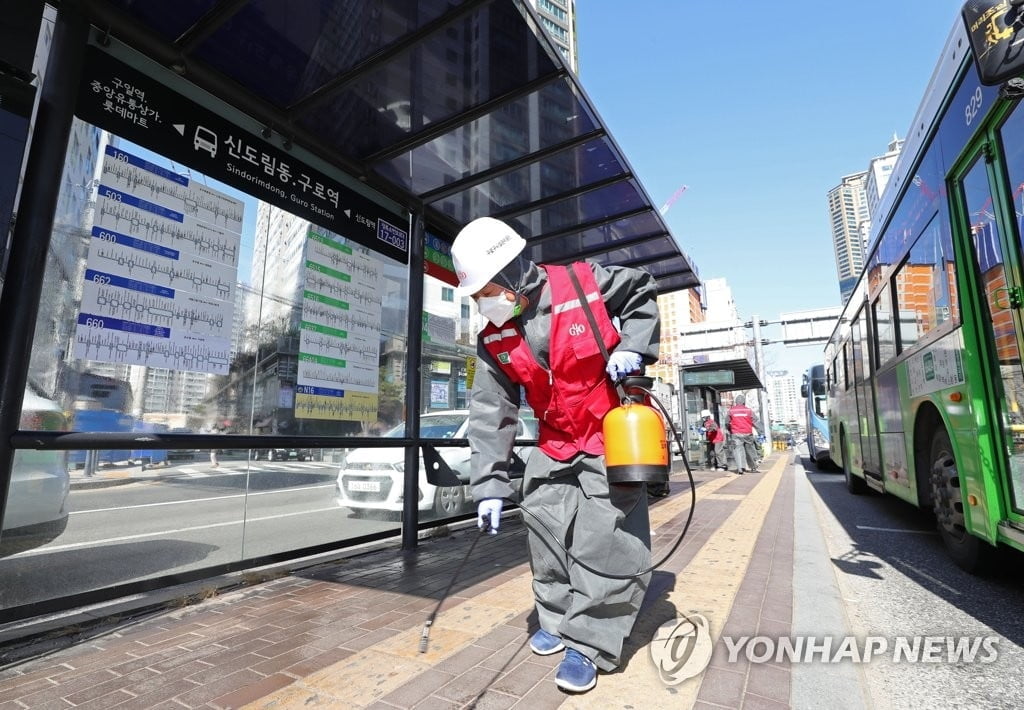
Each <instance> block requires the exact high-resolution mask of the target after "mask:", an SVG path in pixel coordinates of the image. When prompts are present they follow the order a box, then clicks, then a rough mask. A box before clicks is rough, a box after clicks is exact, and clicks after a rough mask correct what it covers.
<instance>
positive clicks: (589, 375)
mask: <svg viewBox="0 0 1024 710" xmlns="http://www.w3.org/2000/svg"><path fill="white" fill-rule="evenodd" d="M572 267H573V268H575V270H576V275H577V277H579V280H580V285H581V286H582V287H583V293H584V294H586V296H587V301H588V303H589V304H590V310H591V311H592V312H593V314H594V320H595V321H597V326H598V330H599V331H600V333H601V336H602V338H603V339H604V343H605V347H606V348H607V349H608V350H609V351H611V350H612V349H614V348H615V346H616V345H618V344H619V340H620V338H619V334H618V332H617V331H616V330H615V326H614V325H612V321H611V318H609V317H608V311H607V309H605V306H604V301H603V300H602V299H601V291H600V289H598V287H597V280H596V279H595V278H594V272H593V271H592V270H591V269H590V266H589V265H587V264H586V263H583V262H579V263H576V264H573V265H572ZM541 268H542V269H544V270H545V271H546V272H547V276H548V288H549V289H550V292H551V327H550V331H549V332H550V340H551V342H550V343H549V348H548V350H549V353H548V359H549V361H550V370H545V369H544V368H543V367H541V366H540V363H538V362H537V359H536V358H535V357H534V355H533V351H532V350H531V349H530V347H529V345H527V343H526V339H525V338H524V337H523V335H522V332H521V331H520V329H519V328H518V327H516V325H515V324H514V323H513V322H510V323H506V324H505V325H503V326H501V327H500V328H498V327H496V326H495V325H494V324H492V323H488V324H487V326H486V327H485V328H484V329H483V330H482V331H481V332H480V339H481V342H482V344H483V346H484V348H485V349H486V350H487V352H488V353H490V354H491V356H492V357H493V358H494V360H495V362H497V363H498V367H500V368H501V369H502V371H503V372H504V373H505V374H506V375H508V377H509V379H511V380H512V381H513V382H516V383H518V384H520V385H522V386H523V389H524V390H525V391H526V401H527V403H528V404H529V405H530V407H532V408H533V411H534V414H536V416H537V418H538V420H539V421H540V432H539V435H538V440H539V442H540V448H541V450H542V451H543V452H544V453H546V454H547V455H548V456H550V457H551V458H553V459H555V460H556V461H568V460H569V459H571V458H572V457H573V456H575V455H576V454H577V453H579V452H580V451H585V452H586V453H588V454H593V455H595V456H599V455H602V454H604V433H603V432H602V428H601V422H602V420H603V419H604V415H605V414H607V413H608V411H609V410H611V409H612V408H613V407H616V406H618V405H619V403H620V402H619V397H618V395H617V394H616V392H615V388H614V387H613V386H612V383H611V380H609V379H608V375H607V374H606V373H605V364H606V363H605V359H604V355H602V354H601V350H600V348H599V347H598V345H597V340H596V339H595V338H594V333H593V332H592V331H591V328H590V323H589V321H588V320H587V316H586V313H584V312H583V309H582V308H581V307H580V305H579V298H578V297H577V295H576V289H575V288H573V285H572V281H571V280H570V279H569V274H568V269H567V267H565V266H541Z"/></svg>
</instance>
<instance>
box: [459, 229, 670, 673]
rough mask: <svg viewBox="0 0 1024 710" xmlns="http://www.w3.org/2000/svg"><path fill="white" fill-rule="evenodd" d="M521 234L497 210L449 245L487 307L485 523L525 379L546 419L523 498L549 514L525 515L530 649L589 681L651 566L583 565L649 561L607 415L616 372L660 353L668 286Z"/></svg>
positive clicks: (643, 497) (499, 496) (637, 502)
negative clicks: (613, 454) (527, 253)
mask: <svg viewBox="0 0 1024 710" xmlns="http://www.w3.org/2000/svg"><path fill="white" fill-rule="evenodd" d="M525 246H526V241H525V240H524V239H523V238H522V237H521V236H519V234H517V233H516V232H515V230H513V229H512V228H511V227H509V226H508V225H507V224H505V223H504V222H501V221H499V220H496V219H492V218H490V217H481V218H480V219H476V220H473V221H472V222H470V223H469V224H468V225H466V227H465V228H463V229H462V231H461V232H459V234H458V236H457V237H456V238H455V242H454V244H453V245H452V259H453V261H454V263H455V271H456V274H457V275H458V278H459V289H458V293H460V294H463V295H467V296H472V297H473V299H474V300H475V301H476V304H477V308H478V309H479V311H480V315H482V316H483V317H484V318H486V319H487V321H488V322H487V324H486V325H485V326H484V328H483V330H481V331H480V334H479V336H478V338H477V355H478V358H477V365H476V375H475V378H474V382H473V391H472V395H471V398H470V404H469V427H468V430H467V438H468V439H469V444H470V447H471V450H472V457H471V459H470V480H471V482H472V486H473V498H474V500H476V502H477V519H478V521H479V525H480V528H481V529H482V530H487V531H488V532H490V533H491V534H494V533H496V532H497V530H498V525H499V523H500V516H501V508H502V504H503V503H504V501H506V500H508V499H510V498H512V496H513V493H514V488H513V486H512V484H511V483H510V482H509V459H510V458H511V454H512V447H513V444H514V442H515V437H516V421H517V419H518V417H517V413H518V410H519V407H520V405H521V404H522V403H521V401H520V392H522V393H523V394H524V395H525V399H526V403H528V404H529V405H530V407H532V408H533V411H534V413H535V414H536V416H537V418H538V419H539V421H540V432H539V436H538V439H539V445H538V447H537V449H536V450H535V451H534V452H533V453H532V454H531V455H530V458H529V460H528V462H527V465H526V472H525V474H524V476H523V484H522V503H523V508H524V509H528V510H530V511H533V513H534V514H535V515H537V516H539V518H540V520H541V521H542V523H543V524H541V523H538V522H537V521H535V520H534V518H533V517H532V516H530V515H526V516H524V517H523V522H524V524H525V525H526V528H527V532H528V538H527V539H528V543H529V553H530V568H531V570H532V572H533V595H534V603H535V606H536V610H537V621H538V623H539V625H540V628H539V629H538V630H537V631H536V632H535V633H534V634H533V636H532V637H531V638H530V649H531V650H532V651H533V652H534V653H536V654H539V655H542V656H546V655H549V654H552V653H557V652H559V651H561V650H562V649H565V656H564V657H563V659H562V661H561V663H560V664H559V666H558V670H557V672H556V674H555V684H556V685H557V686H558V687H559V688H562V689H563V690H568V691H571V692H584V691H587V690H590V689H591V688H593V687H594V685H595V684H596V683H597V672H598V669H600V670H602V671H606V672H608V671H613V670H615V669H616V668H617V667H618V665H619V663H621V661H622V651H623V644H624V642H625V640H626V638H627V637H628V636H629V634H630V632H631V631H632V629H633V624H634V622H635V621H636V618H637V615H638V614H639V612H640V605H641V603H642V602H643V599H644V593H645V592H646V590H647V585H648V583H649V581H650V577H651V575H650V572H647V573H645V574H642V575H638V576H633V577H628V578H626V579H610V578H609V577H607V576H603V575H598V574H595V573H593V572H591V571H590V570H588V569H586V568H585V567H584V566H583V565H587V566H588V567H591V568H594V569H597V570H601V571H603V572H606V573H608V574H614V575H626V576H628V575H635V574H636V572H638V571H640V570H644V569H647V568H648V567H649V566H650V557H651V537H650V532H651V529H650V521H649V518H648V514H647V493H646V490H645V486H644V485H643V484H636V485H632V484H630V485H614V486H610V485H609V484H608V479H607V478H606V469H605V463H604V452H605V444H604V434H603V430H602V421H603V419H604V416H605V414H607V413H608V412H609V411H610V410H612V409H614V408H615V407H616V406H618V405H619V403H620V400H619V396H618V394H617V393H616V391H615V388H614V386H613V382H617V381H619V380H621V379H622V378H624V377H625V376H626V375H629V374H632V373H635V372H639V371H641V368H643V366H644V364H645V363H648V364H649V363H653V362H655V361H656V360H657V359H658V344H659V341H660V321H659V316H658V303H657V295H658V294H657V287H656V286H655V283H654V279H653V278H652V277H651V276H650V274H648V273H646V272H644V271H640V270H637V269H628V268H623V267H615V266H607V267H606V266H601V265H599V264H596V263H589V262H577V263H573V264H569V265H567V266H555V265H547V264H545V265H538V264H535V263H533V262H532V261H530V260H529V259H526V258H525V257H524V256H523V255H522V251H523V249H524V248H525ZM571 274H575V276H576V279H577V280H578V283H579V286H580V288H581V290H582V291H583V293H584V295H585V301H583V302H582V303H585V304H587V307H588V308H589V310H590V311H591V313H592V315H593V317H594V321H595V323H596V330H597V332H596V333H595V332H594V331H595V328H594V327H591V325H590V320H589V318H588V317H587V314H586V312H585V311H584V306H583V305H582V303H581V299H580V298H579V296H578V294H577V291H576V288H575V287H574V284H573V279H572V278H571ZM616 322H617V323H618V327H616V325H615V323H616ZM597 338H601V340H602V342H603V343H604V345H605V349H606V350H607V351H608V352H609V353H610V356H609V358H608V360H607V362H606V361H605V356H604V355H603V354H602V352H601V349H600V348H599V346H598V342H597ZM552 538H554V539H552ZM566 550H567V552H566ZM577 561H578V562H579V564H577Z"/></svg>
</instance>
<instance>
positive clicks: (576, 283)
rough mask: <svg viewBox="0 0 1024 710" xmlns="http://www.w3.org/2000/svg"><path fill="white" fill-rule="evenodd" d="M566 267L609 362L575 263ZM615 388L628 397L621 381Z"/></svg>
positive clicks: (621, 396) (598, 344) (622, 396)
mask: <svg viewBox="0 0 1024 710" xmlns="http://www.w3.org/2000/svg"><path fill="white" fill-rule="evenodd" d="M588 268H589V267H588ZM566 269H567V270H568V271H569V279H570V280H571V281H572V286H573V288H574V289H576V296H577V297H578V298H579V299H580V306H581V307H582V308H583V312H584V313H585V314H586V316H587V321H588V322H589V323H590V330H591V332H593V333H594V339H595V340H596V341H597V347H599V348H601V354H602V355H604V361H605V362H608V348H607V347H605V344H604V338H602V337H601V331H600V330H598V328H597V319H596V318H594V312H593V311H591V310H590V303H588V302H587V294H585V293H583V286H581V285H580V280H579V277H578V276H576V269H575V265H574V264H569V265H568V266H567V267H566ZM615 390H616V391H617V392H618V393H619V398H620V399H622V400H625V399H626V391H625V389H623V387H622V384H621V383H619V382H616V383H615Z"/></svg>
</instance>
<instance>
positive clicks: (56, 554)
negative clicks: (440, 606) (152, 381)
mask: <svg viewBox="0 0 1024 710" xmlns="http://www.w3.org/2000/svg"><path fill="white" fill-rule="evenodd" d="M259 469H260V470H258V471H252V472H249V473H248V474H247V473H246V466H245V462H242V461H238V462H226V463H224V464H222V465H221V466H220V467H219V468H218V469H212V468H211V467H210V466H209V465H204V466H190V465H188V464H181V465H179V466H176V467H172V468H171V469H169V470H164V471H162V472H161V473H162V474H163V475H164V477H163V478H159V479H156V478H154V479H152V480H148V481H147V480H143V481H138V482H132V483H128V484H126V485H117V486H110V487H103V488H84V489H73V490H72V492H71V495H70V497H69V503H70V507H71V515H70V518H69V520H68V526H67V529H66V530H65V531H64V533H63V534H62V535H61V536H60V537H59V538H57V539H56V540H54V541H53V542H51V543H50V544H48V545H44V546H41V547H38V548H35V549H33V550H29V551H26V552H23V553H21V554H17V555H12V556H9V557H5V558H3V559H0V576H2V577H3V578H4V579H5V580H15V581H14V582H13V583H10V584H3V585H0V607H10V606H20V605H23V604H28V603H31V602H35V601H41V600H46V599H51V598H54V597H55V596H65V595H72V594H78V593H81V592H87V591H91V590H95V589H100V588H104V587H108V586H113V585H117V584H122V583H126V582H133V581H137V580H141V579H146V578H149V577H155V576H163V575H168V574H175V573H181V572H186V571H189V570H192V569H197V568H201V567H208V566H212V565H218V564H224V563H228V562H233V561H235V560H238V559H240V558H254V557H260V556H264V555H269V554H273V553H278V552H286V551H289V550H295V549H301V548H303V547H309V546H313V545H318V544H322V543H327V542H334V541H338V540H344V539H348V538H353V537H358V536H362V535H368V534H372V533H376V532H380V531H383V530H388V529H395V528H397V527H398V525H399V523H398V522H397V521H396V520H383V519H364V518H356V517H354V516H353V515H352V514H351V511H349V510H348V509H347V508H342V507H339V506H338V504H337V503H336V502H335V499H334V491H335V478H336V475H337V465H336V464H333V463H315V462H305V463H297V462H290V463H269V462H267V463H261V464H260V466H259ZM175 473H176V474H178V475H167V474H175ZM43 562H45V564H43Z"/></svg>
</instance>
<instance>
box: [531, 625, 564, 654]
mask: <svg viewBox="0 0 1024 710" xmlns="http://www.w3.org/2000/svg"><path fill="white" fill-rule="evenodd" d="M563 648H565V644H564V643H562V639H560V638H558V637H557V636H555V635H554V634H549V633H548V632H547V631H545V630H544V629H538V630H537V633H535V634H534V635H533V636H531V637H530V650H531V651H533V652H534V653H536V654H537V655H538V656H550V655H551V654H552V653H558V652H559V651H561V650H562V649H563Z"/></svg>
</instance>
